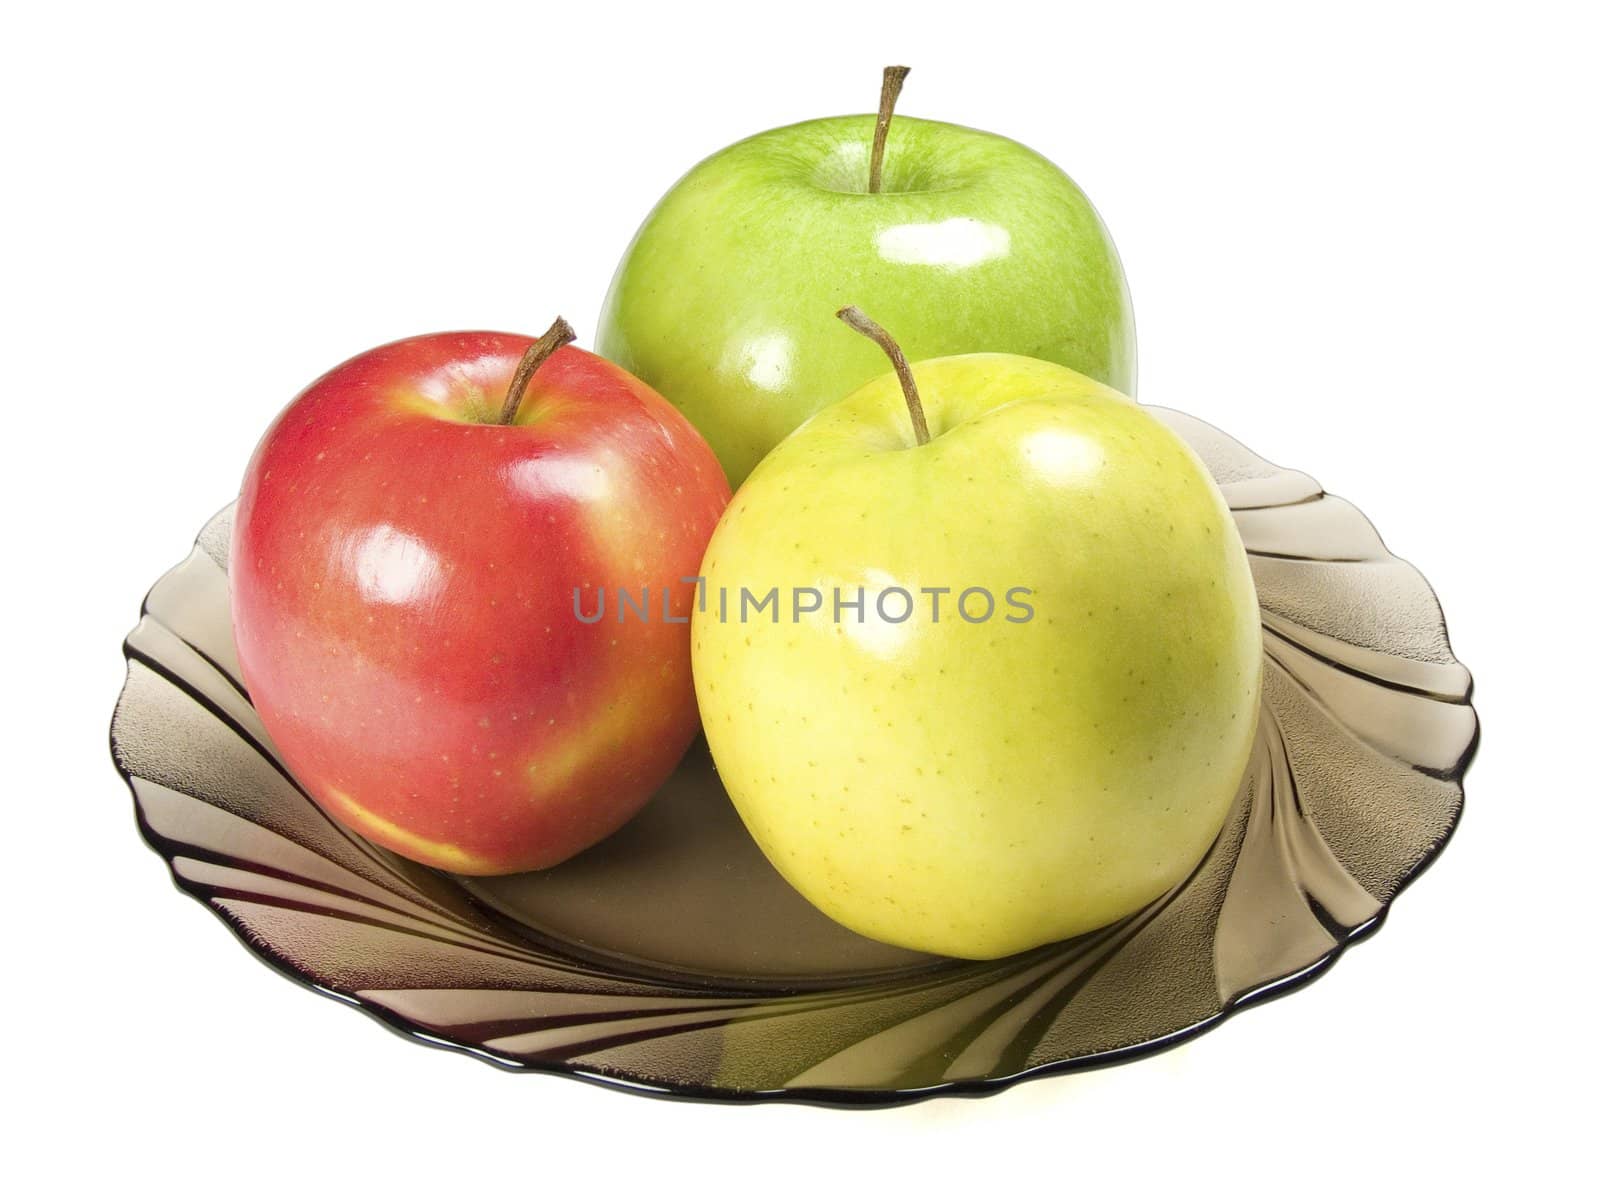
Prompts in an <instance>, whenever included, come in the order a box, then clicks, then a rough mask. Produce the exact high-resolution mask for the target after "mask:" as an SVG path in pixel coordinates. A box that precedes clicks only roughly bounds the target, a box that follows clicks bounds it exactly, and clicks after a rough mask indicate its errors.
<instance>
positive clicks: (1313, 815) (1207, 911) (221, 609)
mask: <svg viewBox="0 0 1600 1200" xmlns="http://www.w3.org/2000/svg"><path fill="white" fill-rule="evenodd" d="M1151 411H1152V412H1154V413H1155V414H1156V415H1157V416H1158V417H1160V419H1161V420H1163V421H1165V422H1166V423H1168V424H1169V425H1170V426H1171V427H1172V428H1173V429H1175V430H1176V431H1177V432H1178V433H1179V434H1180V435H1181V436H1182V437H1183V438H1184V439H1185V440H1187V441H1188V442H1189V444H1190V445H1192V446H1193V447H1194V448H1195V450H1196V451H1197V452H1198V453H1199V454H1200V456H1201V457H1202V458H1203V459H1204V460H1205V462H1206V464H1207V465H1208V466H1209V467H1210V469H1211V472H1212V474H1213V475H1214V476H1215V477H1216V480H1217V482H1218V484H1219V485H1220V486H1221V488H1222V491H1223V494H1224V495H1225V496H1226V497H1227V500H1228V503H1229V505H1230V506H1231V508H1232V510H1233V515H1234V519H1235V520H1236V521H1237V523H1238V526H1239V531H1240V533H1241V534H1242V535H1243V537H1244V542H1245V545H1246V546H1247V547H1248V549H1249V552H1250V562H1251V566H1252V568H1253V570H1254V573H1255V579H1256V586H1257V588H1258V590H1259V592H1260V596H1261V609H1262V624H1263V627H1264V631H1265V644H1266V655H1267V665H1266V679H1265V685H1264V689H1263V695H1264V700H1263V704H1264V707H1263V711H1262V714H1261V722H1260V729H1259V733H1258V734H1257V738H1256V745H1255V753H1254V757H1253V758H1252V760H1251V763H1250V767H1249V770H1248V771H1247V773H1246V777H1245V779H1244V781H1243V783H1242V784H1241V786H1240V790H1239V796H1238V799H1237V800H1236V802H1235V804H1234V807H1233V810H1232V813H1231V814H1230V816H1229V818H1228V820H1227V823H1226V825H1225V826H1224V828H1223V830H1222V833H1221V834H1220V835H1219V837H1218V839H1217V841H1216V844H1215V845H1214V846H1213V847H1212V849H1211V850H1210V852H1209V853H1208V855H1207V856H1206V858H1205V860H1204V861H1203V862H1202V863H1201V864H1200V866H1199V867H1197V868H1196V870H1195V872H1194V873H1193V875H1192V876H1191V877H1190V878H1189V879H1188V880H1187V881H1186V882H1185V883H1183V884H1182V885H1180V886H1179V887H1177V888H1176V889H1174V890H1173V891H1172V892H1170V893H1168V894H1167V895H1166V896H1164V897H1162V898H1161V899H1160V900H1158V901H1157V902H1155V903H1154V904H1152V905H1150V906H1149V907H1148V908H1146V909H1145V910H1143V911H1142V912H1140V913H1138V914H1136V915H1135V916H1132V917H1130V918H1128V919H1127V920H1124V921H1122V922H1119V923H1118V924H1116V925H1113V926H1111V927H1109V928H1106V929H1102V930H1100V931H1098V932H1095V933H1092V934H1088V935H1085V936H1083V937H1079V938H1075V939H1073V940H1071V941H1067V942H1062V943H1059V944H1057V945H1052V946H1046V947H1044V948H1042V949H1039V950H1034V951H1030V952H1029V953H1026V954H1020V955H1017V956H1015V957H1012V958H1008V959H1003V960H1000V961H997V962H983V963H973V962H959V961H953V960H947V959H936V958H930V957H927V956H925V955H919V954H913V953H909V952H906V951H900V950H895V949H892V948H890V947H887V946H882V945H879V944H877V943H875V942H871V941H868V940H866V939H864V938H861V937H857V936H856V935H854V934H852V933H849V932H848V931H846V930H845V929H843V928H841V927H840V926H838V925H835V924H834V923H833V922H831V921H830V920H828V919H827V918H826V917H824V916H822V915H821V914H820V913H819V912H817V911H816V910H815V909H813V908H812V907H811V906H810V905H809V904H807V903H806V902H805V901H804V900H802V899H801V898H800V897H799V895H798V894H796V893H795V892H794V891H792V890H791V889H790V888H789V887H788V885H787V884H785V883H784V882H783V880H782V879H781V878H780V877H779V876H778V874H777V873H776V872H775V871H774V870H773V869H772V868H771V867H770V866H769V865H768V864H767V862H766V860H765V859H764V858H763V857H762V855H761V853H760V851H759V850H758V849H757V848H756V847H755V844H754V843H753V842H752V841H751V840H750V839H749V837H748V836H747V835H746V834H745V832H744V829H743V827H742V825H741V824H740V823H739V820H738V817H737V816H736V814H735V813H734V811H733V808H732V806H731V804H730V803H729V802H728V800H727V797H726V795H725V794H724V793H723V791H722V790H721V788H720V786H719V785H718V783H717V778H716V775H715V773H714V771H713V770H712V768H711V764H710V760H709V758H708V756H707V754H706V751H705V748H704V745H703V744H701V745H699V746H697V747H696V748H695V749H693V750H691V751H690V753H689V755H688V757H687V758H686V759H685V761H684V763H683V765H682V766H681V767H680V768H679V770H678V772H677V774H676V775H675V776H674V777H673V778H672V779H671V780H670V781H669V783H668V784H667V785H666V786H665V787H664V788H663V789H662V792H661V794H660V795H659V796H657V797H656V798H655V800H653V801H652V803H651V804H650V806H649V807H648V808H646V810H645V811H644V813H643V814H641V815H640V816H639V817H638V818H637V819H636V820H635V821H634V822H633V823H632V824H630V825H629V826H628V827H627V828H625V829H624V830H623V831H622V832H621V833H619V834H617V835H616V836H615V837H613V838H611V839H610V840H609V841H606V842H604V843H602V844H601V845H599V846H597V847H595V848H594V849H592V850H590V851H588V852H586V853H584V854H582V855H580V856H579V857H578V858H576V859H574V860H572V861H571V862H568V863H566V864H563V865H562V866H560V867H557V868H555V869H553V870H549V871H545V872H540V873H534V874H529V875H521V876H512V877H507V878H501V879H463V878H456V877H453V876H450V875H446V874H442V873H439V872H436V871H432V870H429V869H427V868H424V867H419V866H416V865H414V864H412V863H409V862H406V861H405V860H403V859H400V858H398V857H396V856H394V855H392V854H390V853H388V852H387V851H384V850H381V849H379V848H377V847H375V846H373V845H371V844H369V843H367V842H365V841H363V840H362V839H361V838H359V837H357V836H355V835H354V834H351V833H349V832H347V831H346V830H345V829H343V828H342V827H341V826H339V825H337V824H335V823H334V822H333V821H331V820H330V819H329V818H328V817H326V816H324V815H323V813H322V812H321V810H319V809H318V808H317V806H316V805H315V804H314V803H312V801H311V800H310V799H309V798H308V797H307V796H306V795H305V793H304V792H302V791H301V790H300V788H299V787H298V786H297V785H296V783H295V781H294V780H293V779H292V778H291V777H290V776H289V774H288V772H287V771H286V770H285V769H284V768H283V766H282V764H281V763H280V762H279V761H278V759H277V757H276V756H275V754H274V752H273V749H272V745H271V742H270V741H269V739H268V738H267V736H266V733H265V732H264V730H263V729H262V727H261V724H260V722H259V721H258V719H257V717H256V714H255V711H254V710H253V709H252V708H251V706H250V701H249V698H248V697H247V696H246V695H245V693H244V690H243V688H242V686H241V685H240V683H239V673H238V666H237V663H236V662H235V659H234V650H233V638H232V635H231V632H230V629H229V614H228V593H227V576H226V572H227V550H228V531H229V522H230V518H231V509H230V510H227V511H224V512H223V513H221V514H219V515H218V516H217V517H215V518H214V519H213V520H212V521H211V523H210V524H208V525H207V526H206V527H205V529H204V530H203V531H202V532H201V534H200V537H199V540H198V542H197V543H196V546H195V549H194V552H193V553H192V554H191V555H190V556H189V558H188V559H187V560H186V561H185V562H183V563H182V564H181V565H179V566H178V567H176V568H175V569H174V570H172V571H170V572H168V573H167V574H166V575H165V576H163V577H162V579H161V580H160V581H159V582H157V584H156V585H155V587H154V589H153V590H152V591H151V592H150V595H149V597H148V598H147V599H146V601H145V606H144V613H143V616H142V618H141V620H140V621H139V624H138V626H137V628H135V629H134V631H133V632H132V633H131V634H130V635H129V636H128V640H127V643H126V645H125V653H126V655H127V659H128V678H127V683H126V685H125V686H124V688H123V692H122V695H121V698H120V699H119V701H118V703H117V708H116V713H115V715H114V717H113V718H112V726H111V745H112V754H113V756H114V758H115V760H116V764H117V767H118V769H119V770H120V771H121V772H122V774H123V775H124V777H125V778H126V779H127V781H128V783H129V785H130V787H131V788H132V789H133V795H134V801H135V807H136V811H137V817H138V822H139V827H140V829H141V831H142V832H143V834H144V837H145V839H146V840H147V841H148V842H149V843H150V845H151V846H152V847H153V848H154V849H155V850H156V852H157V853H158V854H160V855H161V856H162V857H163V858H164V859H166V861H167V863H168V865H169V866H170V867H171V869H172V876H173V879H174V881H175V882H176V883H177V886H178V887H179V888H180V889H182V890H183V891H185V892H187V893H189V894H190V895H191V896H193V897H195V898H196V899H197V900H199V901H201V902H202V903H203V904H205V905H206V906H207V907H208V908H210V909H211V910H212V911H213V912H215V913H216V914H217V915H218V916H219V917H221V918H222V919H223V920H224V921H226V922H227V924H228V925H229V926H230V927H231V928H232V929H233V930H234V932H235V933H237V934H238V935H239V937H240V939H241V940H242V941H243V943H244V944H245V945H246V946H247V947H248V948H249V949H250V950H251V952H252V953H254V954H256V955H257V956H258V957H260V958H262V959H264V960H265V961H267V962H268V963H270V964H272V965H273V966H275V967H277V968H279V969H280V970H282V971H283V972H284V973H286V974H287V975H289V976H290V977H291V978H294V979H296V980H299V981H300V982H302V983H304V984H307V985H308V986H310V987H313V988H315V989H316V990H318V991H320V992H322V993H324V994H326V995H330V996H336V997H338V998H340V999H343V1000H346V1001H348V1002H350V1003H351V1004H354V1005H356V1006H357V1007H358V1008H360V1009H362V1010H363V1011H365V1012H368V1013H370V1014H372V1015H373V1016H375V1017H377V1018H378V1019H380V1020H381V1021H383V1022H384V1023H385V1024H387V1025H389V1026H390V1027H391V1028H393V1029H395V1030H398V1031H399V1032H401V1033H404V1034H407V1035H409V1036H411V1037H413V1038H416V1039H418V1040H420V1041H423V1042H426V1043H428V1044H429V1045H434V1046H443V1047H447V1048H451V1049H455V1050H461V1051H465V1052H467V1053H470V1054H473V1055H476V1056H478V1057H479V1058H482V1059H484V1060H486V1061H488V1062H491V1063H494V1064H496V1065H498V1066H502V1067H506V1068H510V1069H513V1070H525V1071H539V1072H549V1073H556V1074H563V1075H572V1076H575V1077H579V1078H583V1079H588V1080H592V1081H595V1082H600V1083H605V1084H610V1085H614V1086H619V1087H624V1088H629V1089H633V1090H637V1091H640V1092H648V1093H654V1094H660V1095H673V1096H685V1097H696V1098H702V1099H716V1100H767V1099H784V1100H803V1101H810V1102H815V1103H827V1104H892V1103H898V1102H903V1101H908V1100H915V1099H920V1098H923V1097H927V1096H933V1095H940V1094H948V1093H960V1094H980V1093H986V1092H992V1091H995V1090H997V1089H999V1088H1002V1087H1005V1086H1006V1085H1008V1084H1011V1083H1014V1082H1016V1081H1018V1080H1021V1079H1026V1078H1029V1077H1031V1076H1035V1075H1043V1074H1050V1073H1054V1072H1059V1071H1065V1070H1073V1069H1078V1068H1085V1067H1092V1066H1100V1065H1104V1064H1106V1063H1110V1062H1114V1061H1117V1060H1120V1059H1123V1058H1127V1057H1130V1056H1133V1055H1138V1054H1144V1053H1149V1052H1151V1051H1154V1050H1157V1049H1161V1048H1163V1047H1166V1046H1170V1045H1172V1044H1174V1043H1176V1042H1178V1041H1181V1040H1183V1039H1185V1038H1188V1037H1192V1036H1194V1035H1195V1034H1197V1033H1199V1032H1201V1031H1203V1030H1205V1029H1208V1028H1210V1027H1212V1026H1214V1025H1216V1024H1217V1023H1218V1022H1219V1021H1221V1020H1222V1019H1223V1018H1225V1017H1226V1016H1228V1015H1229V1014H1230V1013H1232V1012H1233V1011H1234V1010H1236V1009H1238V1008H1240V1007H1243V1006H1244V1005H1246V1004H1249V1003H1252V1002H1254V1001H1258V1000H1261V999H1264V998H1267V997H1269V996H1275V995H1278V994H1281V993H1283V992H1284V991H1286V990H1288V989H1289V988H1291V987H1293V986H1295V985H1297V984H1300V983H1303V982H1305V981H1306V980H1307V979H1309V978H1311V977H1312V976H1314V975H1315V974H1316V973H1317V972H1319V971H1321V970H1322V969H1324V968H1326V967H1327V966H1328V965H1329V964H1331V963H1332V962H1333V961H1334V960H1335V959H1336V958H1337V957H1338V955H1339V953H1340V951H1342V950H1343V949H1344V947H1345V946H1347V945H1348V944H1349V943H1350V942H1352V941H1354V940H1355V939H1356V938H1358V937H1361V936H1362V935H1364V934H1367V933H1370V932H1371V931H1372V930H1374V929H1375V928H1376V927H1377V926H1378V924H1379V923H1380V922H1381V921H1382V919H1383V917H1384V915H1385V912H1386V911H1387V909H1388V906H1389V904H1390V902H1391V901H1392V900H1393V899H1394V897H1395V895H1396V893H1398V892H1399V891H1400V889H1401V888H1403V887H1404V886H1405V885H1406V884H1407V883H1408V882H1410V880H1411V879H1412V878H1414V877H1415V876H1416V875H1417V873H1418V872H1419V871H1421V870H1422V868H1423V867H1424V866H1426V865H1427V864H1428V863H1429V862H1430V861H1431V860H1432V859H1433V857H1434V856H1435V855H1436V854H1438V853H1439V851H1440V849H1441V848H1442V847H1443V846H1444V844H1445V842H1446V840H1447V839H1448V838H1449V836H1450V833H1451V831H1452V829H1453V828H1454V826H1455V824H1456V820H1457V818H1458V817H1459V815H1460V812H1461V802H1462V792H1461V778H1462V775H1463V773H1464V772H1465V770H1466V767H1467V764H1468V762H1469V761H1470V759H1471V756H1472V752H1473V749H1474V747H1475V746H1476V743H1477V733H1478V722H1477V717H1476V715H1475V713H1474V712H1473V709H1472V707H1471V704H1470V702H1469V701H1470V695H1471V689H1472V682H1471V678H1470V676H1469V675H1468V674H1467V671H1466V669H1465V668H1463V667H1462V666H1461V664H1460V663H1458V662H1457V661H1456V660H1455V658H1454V657H1453V656H1452V655H1451V652H1450V645H1449V641H1448V639H1447V637H1446V634H1445V626H1444V620H1443V617H1442V615H1441V614H1440V610H1439V604H1438V601H1437V600H1436V599H1435V598H1434V595H1433V592H1432V591H1431V590H1430V589H1429V587H1428V584H1427V582H1426V581H1425V580H1424V579H1423V578H1422V576H1421V575H1420V574H1418V572H1417V571H1416V570H1415V568H1413V567H1411V566H1410V565H1409V564H1407V563H1405V562H1402V561H1400V560H1399V559H1397V558H1395V557H1394V556H1393V555H1391V554H1390V553H1389V552H1388V551H1387V550H1386V549H1385V548H1384V546H1383V543H1382V542H1381V541H1380V540H1379V538H1378V535H1377V533H1376V532H1375V531H1374V530H1373V528H1372V526H1371V524H1369V523H1368V521H1367V520H1366V518H1364V517H1363V516H1362V515H1361V514H1360V513H1359V512H1358V511H1357V510H1356V509H1355V508H1353V507H1351V506H1350V505H1349V504H1347V503H1346V502H1345V501H1343V500H1340V499H1338V498H1337V497H1334V496H1329V495H1326V494H1324V493H1323V492H1322V490H1321V488H1319V487H1318V485H1317V484H1316V483H1315V481H1313V480H1312V479H1311V478H1309V477H1308V476H1306V475H1303V474H1301V473H1299V472H1297V471H1286V470H1283V469H1281V468H1279V467H1275V466H1273V465H1272V464H1270V463H1268V462H1266V461H1264V460H1263V459H1261V458H1258V457H1257V456H1256V455H1254V454H1252V453H1250V452H1249V451H1248V450H1246V449H1244V448H1243V447H1242V446H1240V445H1239V444H1238V443H1237V442H1235V441H1233V440H1232V439H1231V438H1229V437H1228V436H1226V435H1225V434H1223V433H1221V432H1219V431H1217V430H1216V429H1213V428H1212V427H1210V426H1208V425H1205V424H1203V423H1202V422H1200V421H1197V420H1195V419H1194V418H1192V417H1187V416H1184V415H1182V414H1180V413H1176V412H1171V411H1168V410H1163V409H1152V410H1151Z"/></svg>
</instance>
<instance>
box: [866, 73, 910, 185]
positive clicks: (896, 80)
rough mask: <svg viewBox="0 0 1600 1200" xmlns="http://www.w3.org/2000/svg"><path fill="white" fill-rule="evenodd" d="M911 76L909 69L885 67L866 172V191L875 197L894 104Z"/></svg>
mask: <svg viewBox="0 0 1600 1200" xmlns="http://www.w3.org/2000/svg"><path fill="white" fill-rule="evenodd" d="M909 74H911V68H910V67H885V68H884V69H883V90H882V91H881V92H879V93H878V127H877V128H876V129H874V130H873V131H872V163H871V166H870V168H869V169H868V171H867V191H869V192H871V193H872V194H873V195H877V194H878V193H879V192H881V191H882V190H883V148H884V147H885V146H886V145H888V144H889V122H890V121H892V120H893V119H894V104H895V101H896V100H898V99H900V88H901V85H903V84H904V83H905V81H906V76H907V75H909Z"/></svg>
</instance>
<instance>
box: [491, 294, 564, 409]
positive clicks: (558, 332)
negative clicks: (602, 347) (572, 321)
mask: <svg viewBox="0 0 1600 1200" xmlns="http://www.w3.org/2000/svg"><path fill="white" fill-rule="evenodd" d="M577 336H578V335H577V334H575V333H573V332H572V326H571V325H568V324H567V322H566V319H565V318H564V317H557V318H556V320H555V324H554V325H552V326H550V328H549V329H546V330H545V331H544V333H543V334H541V335H540V337H539V340H538V341H536V342H534V343H533V344H532V345H531V346H529V347H528V348H527V349H526V350H524V351H523V352H522V358H521V360H520V361H518V363H517V370H516V373H515V374H514V375H512V376H511V384H510V386H509V387H507V388H506V402H505V404H504V406H503V407H502V408H501V409H500V424H502V425H512V424H515V423H516V419H517V410H518V409H519V408H521V407H522V397H523V394H524V393H525V392H526V391H527V390H528V384H530V383H532V382H533V376H534V372H536V371H537V370H538V369H539V368H540V367H542V366H543V365H544V360H545V359H547V358H549V357H550V356H551V355H552V354H554V353H555V352H556V351H557V350H559V349H561V347H563V346H565V345H566V344H567V343H568V342H570V341H572V340H573V339H574V338H576V337H577Z"/></svg>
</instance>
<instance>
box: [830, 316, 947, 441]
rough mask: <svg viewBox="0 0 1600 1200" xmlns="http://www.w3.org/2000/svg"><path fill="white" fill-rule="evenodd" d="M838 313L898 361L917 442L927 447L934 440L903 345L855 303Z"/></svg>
mask: <svg viewBox="0 0 1600 1200" xmlns="http://www.w3.org/2000/svg"><path fill="white" fill-rule="evenodd" d="M836 315H837V316H838V318H839V319H840V320H841V321H843V322H844V323H845V324H846V325H848V326H850V328H851V329H854V330H855V331H856V332H857V333H859V334H862V335H864V336H866V337H869V338H871V339H872V340H873V341H875V342H877V343H878V348H879V349H881V350H882V351H883V352H884V353H885V354H887V355H888V356H889V361H890V362H891V363H893V364H894V373H895V374H896V375H898V376H899V377H900V390H901V391H902V392H904V393H905V397H906V408H907V409H908V410H909V411H910V413H911V428H912V430H913V431H914V432H915V433H916V435H917V445H919V446H926V445H927V444H928V443H929V442H930V441H932V440H933V439H932V438H930V437H929V436H928V418H927V417H926V416H924V415H923V412H922V397H921V396H919V395H917V381H916V377H915V376H913V375H912V374H911V364H910V363H908V362H906V356H905V353H904V352H903V351H902V350H901V349H900V344H899V343H898V342H896V341H895V340H894V339H893V338H892V337H890V336H889V332H888V330H886V329H884V327H883V326H882V325H879V324H878V323H877V322H876V321H874V320H873V319H872V318H871V317H869V316H867V314H866V313H864V312H862V311H861V310H860V309H859V308H857V307H856V306H855V305H853V304H851V305H849V306H847V307H845V308H841V309H840V310H839V311H838V313H837V314H836Z"/></svg>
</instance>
